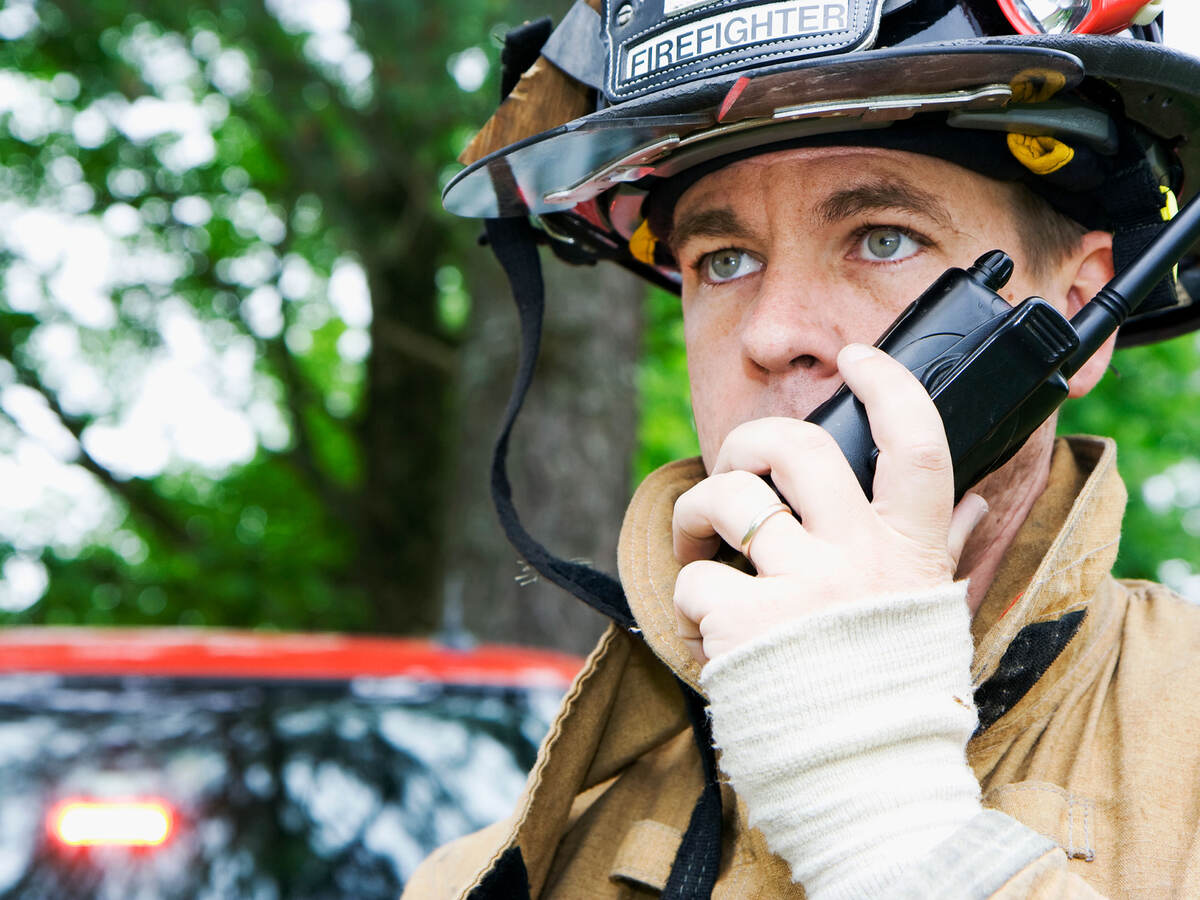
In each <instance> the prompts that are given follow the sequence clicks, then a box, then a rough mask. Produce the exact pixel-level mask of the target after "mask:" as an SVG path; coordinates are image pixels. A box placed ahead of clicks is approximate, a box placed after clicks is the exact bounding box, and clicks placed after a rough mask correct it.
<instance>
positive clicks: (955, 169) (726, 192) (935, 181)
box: [673, 147, 1008, 223]
mask: <svg viewBox="0 0 1200 900" xmlns="http://www.w3.org/2000/svg"><path fill="white" fill-rule="evenodd" d="M868 185H869V186H872V187H873V188H875V189H876V193H877V194H878V196H879V197H886V196H887V195H888V193H889V192H888V191H887V190H880V189H881V188H891V189H892V190H891V192H890V193H891V195H892V196H894V197H895V198H897V201H898V203H899V205H904V206H917V207H926V208H928V209H929V211H931V212H937V213H946V214H947V215H948V217H950V218H953V219H957V218H958V217H959V216H960V215H965V216H971V217H974V215H976V214H978V213H979V212H980V211H981V209H980V207H983V208H986V209H987V210H988V214H992V213H994V212H995V211H996V208H995V205H999V206H1006V205H1007V201H1008V193H1007V188H1006V186H1005V185H1004V184H1003V183H1001V182H998V181H995V180H993V179H990V178H986V177H984V176H982V175H979V174H976V173H975V172H972V171H970V170H969V169H964V168H963V167H961V166H958V165H955V164H954V163H950V162H946V161H944V160H941V159H938V158H936V157H932V156H923V155H921V154H917V153H909V152H906V151H902V150H887V149H882V148H875V147H809V148H798V149H792V150H780V151H776V152H773V153H764V154H762V155H760V156H753V157H750V158H748V159H742V160H738V161H736V162H734V163H731V164H730V165H728V166H726V167H724V168H722V169H718V170H717V171H715V172H711V173H709V174H707V175H705V176H704V177H703V178H701V179H699V180H698V181H697V182H696V183H695V184H694V185H692V186H691V187H689V188H688V189H687V190H686V191H685V192H684V193H683V195H682V196H681V197H680V199H679V201H678V203H677V204H676V205H675V210H674V214H673V219H674V220H675V222H676V223H677V222H678V221H679V219H680V217H681V216H685V215H688V214H690V213H692V212H695V211H697V210H700V209H704V208H709V207H726V208H732V209H739V208H745V209H749V210H756V209H763V208H764V207H765V205H768V204H776V205H777V204H780V203H784V204H786V205H787V206H789V207H790V208H792V209H793V210H795V212H796V214H798V215H813V214H814V212H815V210H817V209H818V208H822V209H827V208H828V207H829V201H830V199H831V198H834V197H836V196H838V195H839V194H843V195H844V194H846V193H847V192H854V191H856V190H860V189H862V188H863V187H864V186H868ZM834 205H835V206H836V204H834Z"/></svg>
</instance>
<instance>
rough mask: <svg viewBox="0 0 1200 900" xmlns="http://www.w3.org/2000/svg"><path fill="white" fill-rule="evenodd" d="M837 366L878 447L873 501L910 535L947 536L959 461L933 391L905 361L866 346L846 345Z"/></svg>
mask: <svg viewBox="0 0 1200 900" xmlns="http://www.w3.org/2000/svg"><path fill="white" fill-rule="evenodd" d="M838 368H839V369H840V370H841V373H842V377H843V378H844V379H845V380H846V384H847V385H848V386H849V387H850V390H852V391H853V392H854V395H855V396H856V397H857V398H858V399H859V400H861V401H862V404H863V406H864V407H865V408H866V411H867V420H868V421H869V422H870V425H871V435H872V437H873V438H874V440H875V445H876V446H877V447H878V448H879V459H878V462H877V463H876V466H875V481H874V484H873V490H872V493H873V500H872V504H871V505H872V506H873V507H874V508H875V510H876V512H877V513H878V514H879V516H880V517H881V518H882V519H884V520H885V521H887V522H888V524H889V525H891V526H892V527H893V528H895V529H896V530H897V531H900V532H901V533H903V534H906V535H908V536H909V537H912V538H918V539H920V538H926V537H928V536H929V535H931V534H943V533H944V532H945V531H946V529H947V528H948V527H949V522H950V516H951V513H952V512H953V510H954V465H953V460H952V459H951V457H950V447H949V445H948V444H947V443H946V428H945V425H943V423H942V417H941V415H940V414H939V413H938V411H937V407H936V406H934V405H933V400H932V399H931V398H930V396H929V393H928V391H926V390H925V387H924V385H922V384H921V382H920V381H918V380H917V378H916V376H915V375H913V374H912V373H911V372H909V371H908V369H906V368H905V367H904V366H903V365H901V364H900V363H898V362H896V360H894V359H892V358H891V357H890V356H888V355H887V354H886V353H884V352H882V351H881V350H877V349H875V348H874V347H868V346H866V345H865V344H849V345H847V346H846V347H843V348H842V352H841V353H840V354H838Z"/></svg>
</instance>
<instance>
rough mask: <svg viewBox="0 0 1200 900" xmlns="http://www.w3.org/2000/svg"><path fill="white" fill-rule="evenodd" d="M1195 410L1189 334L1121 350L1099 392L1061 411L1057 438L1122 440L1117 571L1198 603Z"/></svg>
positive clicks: (1199, 384)
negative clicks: (1123, 498) (1123, 494)
mask: <svg viewBox="0 0 1200 900" xmlns="http://www.w3.org/2000/svg"><path fill="white" fill-rule="evenodd" d="M1197 410H1200V340H1198V339H1197V337H1196V336H1195V335H1186V336H1184V337H1178V338H1174V339H1172V340H1170V341H1165V342H1163V343H1161V344H1155V345H1151V346H1147V347H1136V348H1132V349H1129V350H1121V351H1118V352H1117V354H1116V355H1115V356H1114V357H1113V364H1112V367H1111V368H1110V371H1109V372H1108V374H1107V376H1106V377H1105V378H1104V380H1103V381H1101V383H1100V384H1099V386H1097V388H1096V390H1095V391H1093V392H1092V393H1091V394H1090V395H1089V396H1087V397H1085V398H1083V399H1081V400H1075V401H1069V402H1068V403H1067V405H1066V406H1065V407H1064V409H1063V414H1062V417H1061V419H1060V421H1059V432H1060V433H1065V434H1074V433H1085V434H1103V435H1108V436H1110V437H1113V438H1115V439H1116V441H1117V447H1118V453H1117V465H1118V467H1119V468H1120V470H1121V474H1122V475H1123V476H1124V478H1125V483H1126V485H1127V486H1128V488H1129V505H1128V507H1127V509H1126V513H1125V526H1124V531H1123V533H1122V536H1121V551H1120V556H1119V557H1118V559H1117V573H1118V574H1119V575H1121V576H1124V577H1127V578H1152V579H1155V580H1161V581H1166V582H1167V583H1169V584H1170V585H1171V586H1172V587H1174V588H1175V589H1177V590H1180V591H1182V592H1184V593H1186V594H1187V595H1188V596H1189V597H1192V598H1193V599H1196V600H1197V601H1200V585H1198V584H1197V579H1193V576H1194V575H1195V574H1196V573H1197V572H1200V540H1198V538H1200V417H1198V416H1197V415H1196V413H1197ZM1189 579H1192V580H1189Z"/></svg>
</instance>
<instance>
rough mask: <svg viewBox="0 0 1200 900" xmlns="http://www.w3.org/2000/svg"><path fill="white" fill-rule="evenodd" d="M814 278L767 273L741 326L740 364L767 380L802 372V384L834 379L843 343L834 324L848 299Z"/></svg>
mask: <svg viewBox="0 0 1200 900" xmlns="http://www.w3.org/2000/svg"><path fill="white" fill-rule="evenodd" d="M837 293H838V292H837V291H836V289H834V288H832V286H830V285H828V284H827V283H822V280H821V279H820V278H819V276H810V275H806V274H802V273H798V272H796V271H795V270H794V269H793V270H791V271H789V270H788V269H787V268H785V267H782V266H778V267H775V269H774V271H771V270H768V271H767V272H766V273H764V277H763V278H762V279H761V281H760V283H759V291H758V293H757V294H756V296H755V298H754V301H753V302H752V303H751V304H750V305H749V306H748V307H747V309H746V313H745V315H744V316H743V319H742V323H741V343H742V352H743V354H744V358H745V360H746V362H747V363H748V364H749V365H750V366H752V367H754V368H755V369H756V370H758V371H759V372H760V373H761V374H763V375H766V376H767V377H768V378H775V377H786V376H788V375H792V374H797V373H803V374H804V376H805V378H806V380H814V381H822V380H824V379H837V378H839V376H838V370H837V354H838V351H839V350H841V349H842V347H844V346H845V345H846V344H847V343H849V340H848V338H847V336H846V334H845V333H844V332H843V329H842V327H841V325H840V324H839V322H840V321H841V319H842V318H844V317H845V316H846V314H847V312H849V310H848V309H847V308H846V303H847V302H849V298H845V297H838V296H837Z"/></svg>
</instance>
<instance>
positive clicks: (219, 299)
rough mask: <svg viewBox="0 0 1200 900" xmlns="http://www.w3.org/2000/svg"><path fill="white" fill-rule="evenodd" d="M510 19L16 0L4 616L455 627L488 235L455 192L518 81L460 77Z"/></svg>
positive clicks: (5, 19)
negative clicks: (465, 411) (464, 354)
mask: <svg viewBox="0 0 1200 900" xmlns="http://www.w3.org/2000/svg"><path fill="white" fill-rule="evenodd" d="M509 16H512V10H511V8H510V7H508V6H507V5H501V4H500V3H499V2H497V0H473V2H463V3H458V4H456V6H455V9H454V10H453V14H449V13H448V11H447V10H446V9H445V8H444V7H443V6H440V5H437V4H428V3H418V2H415V0H354V2H352V3H349V4H346V3H343V2H338V0H327V2H323V3H320V4H316V3H310V2H302V0H272V2H266V3H264V2H262V0H245V2H231V0H226V2H211V3H200V4H189V3H183V4H181V3H169V2H165V0H148V2H142V3H137V4H131V3H129V2H128V0H88V2H82V0H16V2H9V3H8V4H6V5H5V7H4V9H3V10H0V37H2V38H3V40H0V209H2V210H3V219H4V225H3V227H2V228H0V272H2V275H3V279H4V285H3V287H4V290H3V296H2V298H0V357H2V358H3V360H4V361H6V362H2V361H0V489H3V490H4V492H5V494H6V498H7V499H6V502H5V503H4V504H3V506H4V509H5V512H4V515H3V517H2V521H0V529H2V531H0V541H3V544H2V545H0V556H3V565H4V569H3V572H4V575H5V578H4V581H3V585H2V587H0V605H3V606H4V608H6V609H7V610H9V612H8V613H7V614H6V615H5V619H6V620H8V621H13V622H21V621H32V622H81V623H110V622H117V623H134V622H136V623H163V624H171V623H185V624H186V623H205V622H207V623H220V624H224V625H256V624H268V625H277V626H286V627H306V626H310V625H315V624H319V626H320V627H323V628H341V629H364V628H372V629H385V630H404V629H425V628H428V627H430V626H431V625H432V624H433V623H434V622H435V621H436V617H437V609H436V606H437V603H438V601H439V591H438V581H439V579H440V577H441V576H440V572H439V570H438V556H439V547H440V526H439V521H440V520H439V516H438V500H439V496H440V492H441V491H442V490H443V488H444V484H445V479H446V468H447V467H446V464H445V461H446V460H447V458H448V457H449V447H448V434H449V433H450V429H449V427H448V424H447V410H448V409H449V408H450V407H451V403H452V399H453V397H452V390H453V376H454V367H455V360H456V353H457V347H458V344H459V343H460V339H461V331H462V326H463V322H464V319H465V316H466V314H467V309H468V306H467V304H468V300H467V297H466V294H465V293H464V291H463V288H462V282H463V279H462V276H461V273H460V272H458V270H457V269H455V268H454V265H453V260H454V259H455V258H456V256H457V253H458V250H459V249H460V248H461V247H462V246H463V244H464V243H465V242H467V241H470V240H472V239H473V238H474V233H475V229H474V226H472V225H470V224H468V223H455V222H453V221H452V220H451V219H450V217H448V216H445V215H444V214H443V213H441V210H440V202H439V192H440V181H441V180H443V179H444V178H445V177H447V176H448V173H449V171H451V169H450V168H448V166H447V164H448V161H450V160H452V159H453V158H454V156H455V155H456V154H457V152H458V151H459V150H460V149H461V147H462V146H463V145H464V144H465V141H466V140H467V138H468V137H469V135H470V133H471V132H470V127H469V126H468V125H467V124H464V123H471V124H472V125H477V124H478V123H479V122H481V121H483V119H484V118H485V117H486V115H487V111H488V109H489V107H490V106H492V105H493V104H494V96H495V90H496V89H495V87H494V75H492V76H489V80H488V82H487V84H486V85H484V87H483V88H482V89H481V90H477V91H474V92H471V91H468V90H463V89H461V88H460V87H459V86H458V84H456V82H455V79H454V78H452V77H450V71H448V69H449V70H453V72H454V74H455V75H456V76H457V77H458V78H459V79H460V81H461V83H463V84H464V85H465V86H466V87H468V88H473V87H476V86H478V84H479V82H480V81H482V80H483V76H484V74H485V73H486V72H487V71H488V69H489V65H490V66H491V67H492V68H494V63H495V58H496V56H497V50H496V47H495V46H493V44H492V43H491V42H489V41H488V39H487V36H488V35H489V33H490V32H491V31H492V29H493V28H494V27H502V26H499V25H498V23H500V22H501V21H502V20H503V19H505V18H508V17H509ZM468 82H472V83H468ZM181 366H182V367H183V368H184V369H186V373H185V374H186V375H187V377H186V378H183V379H182V380H180V377H179V371H180V367H181ZM181 385H183V387H181ZM184 388H186V389H184ZM164 393H166V394H167V396H165V397H164V396H162V395H163V394H164ZM148 398H149V399H148ZM152 400H153V402H154V403H157V408H166V409H173V410H174V413H175V415H174V417H173V418H170V422H171V423H172V424H170V425H169V426H168V427H167V428H166V429H165V430H163V429H159V430H157V431H155V430H153V429H149V426H145V424H144V423H145V419H144V418H143V417H141V413H144V411H145V410H144V407H145V405H146V404H148V403H151V402H152ZM139 423H141V424H139ZM214 423H216V424H214ZM221 423H224V425H227V426H228V428H227V429H226V430H224V431H221V433H220V434H219V435H218V434H216V433H215V431H214V430H215V429H216V428H217V425H219V424H221ZM139 429H141V430H139ZM30 472H40V473H41V475H40V476H37V477H35V476H31V475H30V474H29V473H30ZM39 477H40V479H41V481H42V482H44V484H37V485H35V484H32V483H31V479H33V480H34V481H36V480H37V479H38V478H39ZM47 578H48V588H46V591H45V596H44V598H43V599H42V600H41V601H40V602H36V603H33V604H32V605H29V600H30V599H31V598H32V597H36V596H37V595H38V593H40V591H41V587H42V585H43V584H45V583H46V580H47Z"/></svg>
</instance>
